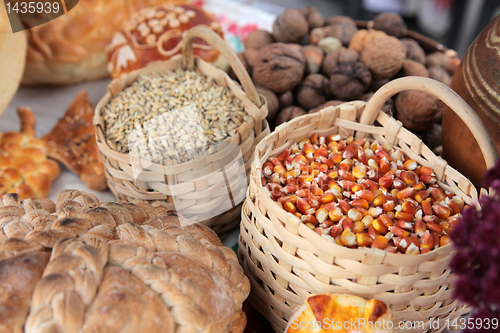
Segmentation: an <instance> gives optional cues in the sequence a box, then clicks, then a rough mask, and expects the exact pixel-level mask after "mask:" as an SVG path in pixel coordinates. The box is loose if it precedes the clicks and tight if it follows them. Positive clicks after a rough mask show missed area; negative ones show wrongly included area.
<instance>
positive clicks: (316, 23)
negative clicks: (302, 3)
mask: <svg viewBox="0 0 500 333" xmlns="http://www.w3.org/2000/svg"><path fill="white" fill-rule="evenodd" d="M299 10H300V12H301V13H302V15H304V17H305V18H306V20H307V23H308V25H309V31H311V30H312V29H315V28H319V27H322V26H324V25H325V18H324V17H323V14H321V13H320V12H319V11H318V10H317V9H316V8H315V7H302V8H300V9H299Z"/></svg>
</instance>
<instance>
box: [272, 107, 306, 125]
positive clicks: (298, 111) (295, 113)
mask: <svg viewBox="0 0 500 333" xmlns="http://www.w3.org/2000/svg"><path fill="white" fill-rule="evenodd" d="M305 114H307V112H306V111H304V109H303V108H301V107H300V106H295V105H292V106H289V107H287V108H284V109H283V110H281V111H280V112H279V113H278V115H277V116H276V119H275V120H274V124H275V125H276V126H278V125H280V124H283V123H284V122H287V121H289V120H292V119H294V118H297V117H300V116H303V115H305Z"/></svg>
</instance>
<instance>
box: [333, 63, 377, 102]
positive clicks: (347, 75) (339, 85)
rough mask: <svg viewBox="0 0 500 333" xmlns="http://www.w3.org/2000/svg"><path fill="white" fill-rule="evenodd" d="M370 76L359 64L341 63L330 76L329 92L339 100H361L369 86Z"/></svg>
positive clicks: (364, 67)
mask: <svg viewBox="0 0 500 333" xmlns="http://www.w3.org/2000/svg"><path fill="white" fill-rule="evenodd" d="M371 80H372V75H371V73H370V70H369V69H368V67H366V66H365V65H364V64H362V63H360V62H341V63H339V64H338V66H337V68H336V69H335V70H334V71H333V73H332V75H331V76H330V91H331V93H332V94H333V95H334V96H335V97H336V98H337V99H339V100H344V101H352V100H356V99H361V98H362V97H363V94H364V93H365V91H366V90H367V89H368V87H369V86H370V82H371Z"/></svg>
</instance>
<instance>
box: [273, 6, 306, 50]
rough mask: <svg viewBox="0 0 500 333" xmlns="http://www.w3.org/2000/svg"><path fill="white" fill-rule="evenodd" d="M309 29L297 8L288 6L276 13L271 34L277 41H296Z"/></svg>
mask: <svg viewBox="0 0 500 333" xmlns="http://www.w3.org/2000/svg"><path fill="white" fill-rule="evenodd" d="M308 31H309V24H308V23H307V20H306V18H305V17H304V15H303V14H302V13H301V12H300V11H299V10H297V9H293V8H289V9H287V10H285V11H284V12H283V13H281V14H280V15H278V17H277V18H276V20H275V21H274V24H273V36H274V38H275V39H276V41H278V42H282V43H298V42H299V41H300V40H301V39H302V38H303V37H304V36H305V35H307V33H308Z"/></svg>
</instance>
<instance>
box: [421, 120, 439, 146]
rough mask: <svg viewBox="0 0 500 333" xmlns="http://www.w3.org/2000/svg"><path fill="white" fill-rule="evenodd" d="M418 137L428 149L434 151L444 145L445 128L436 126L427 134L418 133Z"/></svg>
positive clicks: (429, 129)
mask: <svg viewBox="0 0 500 333" xmlns="http://www.w3.org/2000/svg"><path fill="white" fill-rule="evenodd" d="M417 135H418V136H419V137H420V139H421V140H422V141H423V142H424V143H425V145H426V146H427V147H429V148H430V149H431V150H434V149H436V148H437V147H439V146H441V145H442V139H443V127H442V126H441V125H440V124H434V125H432V126H431V127H430V128H428V129H426V130H425V132H421V133H417Z"/></svg>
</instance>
